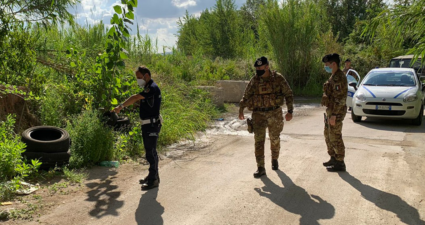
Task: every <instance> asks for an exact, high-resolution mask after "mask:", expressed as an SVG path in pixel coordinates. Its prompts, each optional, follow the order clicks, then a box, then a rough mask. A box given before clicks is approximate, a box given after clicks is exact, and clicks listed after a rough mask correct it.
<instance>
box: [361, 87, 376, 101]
mask: <svg viewBox="0 0 425 225" xmlns="http://www.w3.org/2000/svg"><path fill="white" fill-rule="evenodd" d="M363 88H364V89H366V91H368V92H369V93H370V94H371V95H372V96H373V97H374V98H376V96H375V95H374V94H373V93H372V92H371V91H370V90H369V89H367V87H365V86H363Z"/></svg>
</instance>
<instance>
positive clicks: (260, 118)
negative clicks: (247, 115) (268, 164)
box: [252, 107, 283, 167]
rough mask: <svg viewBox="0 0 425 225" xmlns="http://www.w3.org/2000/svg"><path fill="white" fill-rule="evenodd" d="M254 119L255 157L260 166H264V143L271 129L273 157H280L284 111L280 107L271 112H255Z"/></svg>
mask: <svg viewBox="0 0 425 225" xmlns="http://www.w3.org/2000/svg"><path fill="white" fill-rule="evenodd" d="M252 121H253V127H254V138H255V158H256V160H257V166H258V167H264V143H265V141H266V129H267V128H268V129H269V137H270V145H271V151H272V159H278V158H279V151H280V132H282V130H283V112H282V108H280V107H279V108H278V109H275V110H272V111H269V112H258V111H256V112H253V113H252Z"/></svg>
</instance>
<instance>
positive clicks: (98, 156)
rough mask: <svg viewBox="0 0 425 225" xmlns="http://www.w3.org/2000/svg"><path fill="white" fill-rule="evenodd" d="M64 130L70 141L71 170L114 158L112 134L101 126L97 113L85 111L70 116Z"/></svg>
mask: <svg viewBox="0 0 425 225" xmlns="http://www.w3.org/2000/svg"><path fill="white" fill-rule="evenodd" d="M66 130H67V131H68V132H69V135H70V137H71V140H72V144H71V159H70V167H71V168H80V167H84V166H87V165H93V164H95V163H98V162H100V161H104V160H112V159H114V158H115V157H116V155H115V152H114V148H113V146H114V135H113V132H112V130H111V129H109V128H107V127H105V125H104V124H102V122H101V121H100V118H99V112H98V111H95V110H86V111H83V112H82V113H81V114H80V115H77V116H72V117H71V120H69V121H68V122H67V126H66Z"/></svg>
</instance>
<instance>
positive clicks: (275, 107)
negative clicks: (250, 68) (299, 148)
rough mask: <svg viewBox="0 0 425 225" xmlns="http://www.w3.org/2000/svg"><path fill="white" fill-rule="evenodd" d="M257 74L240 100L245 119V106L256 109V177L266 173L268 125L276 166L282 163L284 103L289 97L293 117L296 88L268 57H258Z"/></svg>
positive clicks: (289, 116)
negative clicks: (292, 86) (273, 67)
mask: <svg viewBox="0 0 425 225" xmlns="http://www.w3.org/2000/svg"><path fill="white" fill-rule="evenodd" d="M254 67H255V68H256V71H257V74H256V76H254V77H253V78H252V79H251V81H250V82H249V84H248V86H247V87H246V89H245V94H244V96H243V98H242V100H241V101H240V108H239V119H241V120H243V119H245V117H244V113H243V111H244V109H245V107H247V108H248V109H249V110H251V111H253V113H252V122H253V131H254V138H255V158H256V160H257V167H258V170H257V171H256V172H255V173H254V177H256V178H258V177H261V176H262V175H265V174H266V170H265V168H264V143H265V140H266V129H267V128H268V129H269V136H270V145H271V151H272V169H273V170H277V169H278V168H279V164H278V161H277V159H278V158H279V151H280V132H282V130H283V113H282V108H281V106H282V105H283V104H284V102H285V101H286V106H287V108H288V113H287V114H286V116H285V119H286V120H287V121H290V120H291V119H292V113H293V110H294V107H293V95H292V90H291V88H290V87H289V85H288V82H286V80H285V78H284V77H283V76H282V75H281V74H279V73H277V72H276V71H271V70H270V68H269V62H268V60H267V58H266V57H261V58H259V59H257V61H256V62H255V64H254Z"/></svg>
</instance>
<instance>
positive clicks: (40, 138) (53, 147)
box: [22, 126, 70, 153]
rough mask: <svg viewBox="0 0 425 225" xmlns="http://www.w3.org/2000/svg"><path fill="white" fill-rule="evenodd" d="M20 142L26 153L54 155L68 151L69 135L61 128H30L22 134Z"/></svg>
mask: <svg viewBox="0 0 425 225" xmlns="http://www.w3.org/2000/svg"><path fill="white" fill-rule="evenodd" d="M22 142H24V143H25V144H26V145H27V147H26V152H44V153H56V152H67V151H68V150H69V145H70V138H69V133H68V132H67V131H66V130H64V129H61V128H58V127H52V126H37V127H31V128H29V129H27V130H25V131H24V132H22Z"/></svg>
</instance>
